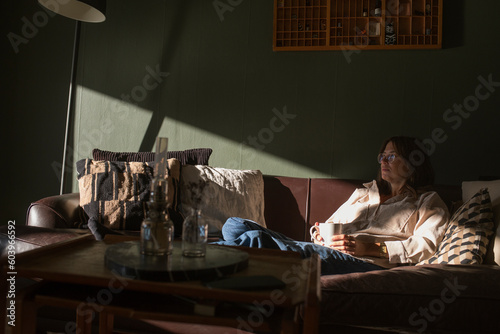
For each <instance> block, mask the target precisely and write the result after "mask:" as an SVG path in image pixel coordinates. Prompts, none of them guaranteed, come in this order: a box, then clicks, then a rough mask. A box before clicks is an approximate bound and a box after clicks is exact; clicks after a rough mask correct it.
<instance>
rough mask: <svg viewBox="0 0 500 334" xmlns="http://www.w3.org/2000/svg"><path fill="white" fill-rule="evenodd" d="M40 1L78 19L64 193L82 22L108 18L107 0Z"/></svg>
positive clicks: (70, 86) (65, 153)
mask: <svg viewBox="0 0 500 334" xmlns="http://www.w3.org/2000/svg"><path fill="white" fill-rule="evenodd" d="M38 2H39V3H40V4H41V5H42V6H44V7H45V8H47V9H49V10H50V11H52V12H54V13H56V14H60V15H62V16H66V17H68V18H70V19H73V20H76V24H75V37H74V43H73V57H72V62H71V76H70V83H69V95H68V108H67V110H66V131H65V133H64V151H63V162H62V167H61V186H60V190H59V193H60V194H63V193H64V181H65V174H66V158H67V153H68V141H69V128H70V122H71V109H72V107H73V88H74V87H75V85H76V68H77V63H78V46H79V44H80V25H81V22H90V23H98V22H103V21H104V20H106V16H105V13H106V0H79V1H78V0H67V1H65V3H64V4H61V3H59V2H60V1H54V0H38Z"/></svg>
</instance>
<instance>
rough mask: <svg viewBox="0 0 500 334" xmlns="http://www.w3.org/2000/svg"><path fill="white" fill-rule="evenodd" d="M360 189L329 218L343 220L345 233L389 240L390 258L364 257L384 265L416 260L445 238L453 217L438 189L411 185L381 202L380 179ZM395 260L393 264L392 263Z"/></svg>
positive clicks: (333, 220) (375, 239)
mask: <svg viewBox="0 0 500 334" xmlns="http://www.w3.org/2000/svg"><path fill="white" fill-rule="evenodd" d="M364 187H365V188H360V189H356V190H355V191H354V193H353V194H352V195H351V197H350V198H349V199H348V200H347V202H345V203H344V204H342V206H341V207H340V208H339V209H338V210H337V211H335V213H334V214H333V215H332V216H331V217H330V218H328V220H327V222H334V223H342V224H344V225H343V233H344V234H351V235H355V236H357V237H356V239H357V240H358V239H359V240H365V241H367V242H385V244H386V246H387V251H388V253H389V260H388V261H387V259H381V258H368V259H366V258H363V259H364V260H368V261H372V262H375V263H376V264H378V265H380V266H383V267H391V266H394V265H395V264H397V263H409V264H415V263H418V262H420V261H422V260H425V259H427V258H429V257H431V256H432V255H433V254H434V253H435V251H436V249H437V246H438V245H439V243H440V242H441V240H442V239H443V236H444V233H445V231H446V227H447V225H448V220H449V216H450V215H449V212H448V208H447V207H446V204H445V203H444V202H443V200H442V199H441V198H440V197H439V195H438V194H437V193H436V192H434V191H429V192H425V193H422V194H419V195H417V193H416V192H415V191H414V190H413V189H412V188H410V187H406V188H405V191H403V192H402V193H401V194H399V195H397V196H394V197H392V198H390V199H388V200H387V201H385V202H384V203H380V194H379V190H378V187H377V183H376V181H372V182H370V183H365V184H364ZM391 264H392V265H391Z"/></svg>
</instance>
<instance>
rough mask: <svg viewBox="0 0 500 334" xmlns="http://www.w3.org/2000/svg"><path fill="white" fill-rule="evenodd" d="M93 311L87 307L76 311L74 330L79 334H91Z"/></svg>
mask: <svg viewBox="0 0 500 334" xmlns="http://www.w3.org/2000/svg"><path fill="white" fill-rule="evenodd" d="M94 315H95V313H94V311H93V310H92V308H91V307H90V306H88V305H85V306H84V307H79V308H77V310H76V330H77V333H79V334H92V319H93V318H94Z"/></svg>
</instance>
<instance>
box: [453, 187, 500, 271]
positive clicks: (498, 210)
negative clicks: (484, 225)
mask: <svg viewBox="0 0 500 334" xmlns="http://www.w3.org/2000/svg"><path fill="white" fill-rule="evenodd" d="M482 188H488V192H489V193H490V198H491V206H492V209H493V221H494V224H495V226H494V228H493V230H494V231H496V234H495V235H493V236H492V238H491V240H490V243H489V244H488V251H487V252H486V258H485V259H484V262H483V263H484V264H496V265H500V228H499V227H498V226H499V224H500V180H494V181H466V182H463V183H462V196H463V198H470V197H471V196H472V195H473V194H475V193H476V192H477V191H478V190H479V189H482Z"/></svg>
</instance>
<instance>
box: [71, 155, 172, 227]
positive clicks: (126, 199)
mask: <svg viewBox="0 0 500 334" xmlns="http://www.w3.org/2000/svg"><path fill="white" fill-rule="evenodd" d="M167 161H168V171H167V173H166V174H167V175H168V195H167V196H168V198H167V201H168V202H169V203H170V205H171V206H170V210H169V213H170V216H171V218H172V220H173V221H174V224H175V225H176V226H177V225H179V224H182V216H181V215H180V213H179V210H178V204H179V191H178V187H179V178H180V167H181V164H180V162H179V161H178V160H176V159H168V160H167ZM76 167H77V171H78V185H79V189H80V206H82V207H83V210H84V211H85V213H86V214H87V215H88V216H89V221H91V220H92V221H95V222H97V223H98V224H100V225H103V226H105V227H107V228H110V229H112V230H128V231H139V230H140V227H141V223H142V221H143V220H144V216H145V212H146V211H147V206H146V202H147V201H149V198H150V191H151V182H152V180H153V173H154V163H152V162H123V161H96V160H92V159H83V160H80V161H78V162H77V164H76Z"/></svg>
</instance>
